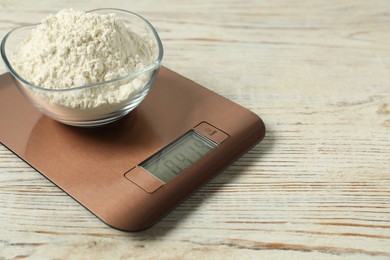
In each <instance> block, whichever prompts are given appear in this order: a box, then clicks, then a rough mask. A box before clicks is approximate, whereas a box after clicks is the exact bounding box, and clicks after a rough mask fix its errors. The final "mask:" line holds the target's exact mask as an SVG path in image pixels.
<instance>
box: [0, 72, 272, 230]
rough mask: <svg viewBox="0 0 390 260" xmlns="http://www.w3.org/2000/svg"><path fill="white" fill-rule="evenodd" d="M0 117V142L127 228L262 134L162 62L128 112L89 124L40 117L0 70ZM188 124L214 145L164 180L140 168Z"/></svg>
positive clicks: (160, 212) (156, 214) (172, 202)
mask: <svg viewBox="0 0 390 260" xmlns="http://www.w3.org/2000/svg"><path fill="white" fill-rule="evenodd" d="M0 122H1V123H0V141H1V143H2V144H3V145H5V146H6V147H8V149H10V150H11V151H13V152H14V153H15V154H16V155H18V156H19V157H20V158H22V159H23V160H24V161H26V162H27V163H29V164H30V165H31V166H32V167H34V168H35V169H36V170H37V171H39V172H40V173H41V174H42V175H44V176H45V177H47V178H48V179H49V180H51V181H52V182H53V183H55V184H56V185H57V186H58V187H60V188H61V189H62V190H64V191H65V192H66V193H67V194H69V195H70V196H72V197H73V198H74V199H75V200H77V201H78V202H79V203H80V204H82V205H83V206H85V207H86V208H87V209H88V210H90V211H91V212H92V213H94V214H95V215H96V216H97V217H98V218H100V219H101V220H102V221H104V222H105V223H106V224H108V225H110V226H112V227H114V228H117V229H120V230H127V231H135V230H142V229H146V228H148V227H150V226H151V225H153V224H154V223H156V222H157V221H158V220H159V219H160V218H162V217H163V216H164V215H165V214H167V213H168V212H169V211H170V210H172V209H174V208H175V207H176V206H177V205H178V204H179V203H180V202H181V201H183V200H184V199H186V198H187V197H188V196H189V195H190V194H191V193H193V192H194V191H196V190H197V189H198V188H199V187H200V186H202V185H203V184H204V183H206V182H207V181H209V180H210V179H211V178H212V177H214V176H215V175H216V174H218V173H219V172H220V171H221V170H223V169H224V168H225V167H227V166H228V165H230V164H231V163H232V162H233V161H234V160H236V159H238V158H239V156H241V155H242V154H243V153H245V152H246V151H247V150H248V149H250V148H251V147H252V146H254V145H255V144H256V143H258V142H259V141H261V140H262V138H263V137H264V135H265V126H264V124H263V122H262V120H261V119H260V118H259V117H258V116H257V115H256V114H254V113H252V112H250V111H248V110H247V109H245V108H243V107H241V106H239V105H237V104H235V103H233V102H231V101H229V100H227V99H225V98H223V97H221V96H219V95H217V94H215V93H213V92H211V91H210V90H207V89H206V88H204V87H202V86H200V85H198V84H196V83H194V82H192V81H190V80H188V79H186V78H184V77H182V76H180V75H178V74H176V73H175V72H173V71H171V70H169V69H167V68H164V67H163V68H161V70H160V72H159V75H158V77H157V80H156V81H155V83H154V85H153V86H152V89H151V91H150V93H149V94H148V96H147V97H146V98H145V100H144V101H143V102H142V103H141V104H140V105H139V106H138V107H137V108H136V109H135V110H133V111H132V112H131V113H130V114H129V115H127V116H125V117H124V118H122V119H121V120H119V121H117V122H115V123H112V124H110V125H107V126H104V127H99V128H90V129H88V128H76V127H71V126H66V125H63V124H61V123H58V122H56V121H54V120H52V119H50V118H48V117H46V116H44V115H42V114H41V113H40V112H39V111H38V110H37V109H35V108H34V107H33V106H32V105H31V104H30V103H29V102H28V101H27V99H25V98H24V97H23V96H22V95H21V94H20V92H19V91H18V90H17V88H16V86H15V85H14V82H13V80H12V79H11V76H10V75H9V74H3V75H1V76H0ZM191 129H195V131H197V132H202V131H206V130H207V131H208V130H209V129H213V130H214V131H213V132H215V133H217V134H216V136H219V137H217V141H216V142H217V143H219V145H218V146H217V147H216V148H214V149H213V150H212V151H211V152H210V153H208V154H207V155H206V156H204V157H202V158H201V159H200V160H199V161H198V162H197V163H195V164H194V165H192V166H191V167H189V168H188V169H186V170H185V172H183V173H182V174H180V175H178V176H177V177H176V178H174V179H173V180H171V181H170V182H168V183H163V182H162V181H160V180H159V179H158V178H156V177H154V176H153V175H151V174H149V173H147V172H146V171H143V170H141V169H140V167H139V166H138V165H139V164H140V163H141V162H143V161H145V160H146V159H147V158H148V157H150V156H151V155H153V154H155V153H156V152H158V151H159V150H161V149H162V148H164V147H165V146H167V145H168V144H170V143H171V142H173V141H174V140H176V139H177V138H178V137H179V136H182V135H183V134H185V133H186V132H188V131H189V130H191ZM207 131H206V132H207ZM206 132H205V133H203V134H205V135H206V134H207V133H206ZM218 138H219V139H218Z"/></svg>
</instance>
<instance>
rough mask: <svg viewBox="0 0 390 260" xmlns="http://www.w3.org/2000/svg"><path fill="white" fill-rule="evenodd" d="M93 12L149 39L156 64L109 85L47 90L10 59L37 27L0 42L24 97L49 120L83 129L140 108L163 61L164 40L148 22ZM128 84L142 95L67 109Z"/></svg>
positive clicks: (28, 27)
mask: <svg viewBox="0 0 390 260" xmlns="http://www.w3.org/2000/svg"><path fill="white" fill-rule="evenodd" d="M90 12H93V13H98V14H109V13H115V14H116V16H117V17H118V18H119V19H120V20H122V22H123V23H124V24H125V25H126V26H128V27H130V28H131V30H132V31H133V32H136V33H138V34H140V35H145V34H147V35H149V36H150V38H151V40H152V41H153V42H154V45H155V46H156V48H155V53H154V58H153V62H151V63H150V64H147V65H146V66H145V67H144V68H143V69H141V70H139V71H136V72H134V73H131V74H129V75H126V76H123V77H120V78H116V79H112V80H109V81H105V82H100V83H95V84H90V85H84V86H77V87H74V88H70V89H47V88H43V87H40V86H35V85H33V84H31V83H30V82H28V81H27V80H26V79H24V78H23V77H21V76H20V75H19V74H18V72H17V71H16V70H15V66H13V64H12V60H11V59H10V55H11V54H12V53H13V52H14V51H15V48H17V46H18V45H19V44H20V43H21V41H23V40H24V39H25V37H26V36H27V35H28V34H29V33H31V30H32V29H34V28H35V27H36V26H37V25H38V24H34V25H26V26H21V27H18V28H15V29H13V30H11V31H10V32H9V33H8V34H6V35H5V37H4V38H3V40H2V42H1V56H2V58H3V61H4V63H5V66H6V68H7V70H8V71H9V72H10V73H11V74H12V76H13V77H14V79H15V82H16V85H17V87H18V89H19V90H20V91H21V92H22V93H23V95H24V96H25V97H27V98H28V99H29V100H30V101H31V103H32V104H33V105H34V106H35V107H36V108H37V109H39V110H40V111H41V112H43V113H44V114H46V115H47V116H49V117H50V118H52V119H54V120H56V121H59V122H61V123H64V124H67V125H73V126H81V127H93V126H100V125H105V124H108V123H111V122H114V121H116V120H118V119H120V118H122V117H123V116H125V115H127V114H128V113H129V112H130V111H131V110H133V109H134V108H135V107H137V106H138V105H139V103H140V102H141V101H142V100H143V99H144V98H145V96H146V95H147V94H148V92H149V90H150V88H151V86H152V84H153V82H154V80H155V79H156V76H157V74H158V71H159V69H160V66H161V61H162V58H163V46H162V43H161V40H160V38H159V36H158V34H157V32H156V30H155V29H154V27H153V26H152V25H151V24H150V22H149V21H147V20H146V19H145V18H143V17H141V16H139V15H138V14H135V13H132V12H128V11H125V10H120V9H96V10H92V11H90ZM145 82H146V84H145ZM129 84H133V85H134V84H136V85H138V87H137V89H139V91H138V92H136V93H132V94H131V95H129V96H125V97H124V98H123V100H121V101H120V102H115V103H114V104H107V105H104V106H97V107H93V106H92V107H89V108H83V109H80V108H77V107H74V106H73V107H72V106H69V105H66V106H65V105H64V103H63V101H64V99H66V100H68V101H70V100H75V99H78V98H80V97H82V96H83V95H85V94H86V93H92V92H93V91H94V89H95V88H107V90H106V91H104V92H105V93H108V95H110V91H111V90H113V89H117V88H126V87H127V86H129ZM140 84H141V86H140ZM111 94H112V93H111ZM58 97H60V98H58Z"/></svg>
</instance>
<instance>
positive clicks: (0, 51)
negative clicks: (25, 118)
mask: <svg viewBox="0 0 390 260" xmlns="http://www.w3.org/2000/svg"><path fill="white" fill-rule="evenodd" d="M97 11H112V12H113V13H127V14H130V15H133V16H136V17H138V18H140V19H141V20H142V21H143V22H145V24H146V25H147V27H148V28H149V29H150V30H151V32H152V34H153V36H154V38H155V40H156V42H157V47H158V56H157V58H156V59H155V61H154V62H153V63H151V64H150V65H148V66H146V67H145V68H143V69H141V70H138V71H136V72H133V73H130V74H127V75H125V76H122V77H117V78H115V79H111V80H107V81H102V82H97V83H92V84H87V85H82V86H76V87H71V88H67V89H48V88H44V87H40V86H37V85H34V84H32V83H31V82H29V81H28V80H26V79H25V78H23V77H22V76H20V75H19V73H17V72H16V70H15V69H14V68H13V66H12V65H11V63H10V61H9V59H8V57H7V54H6V52H5V45H6V43H7V39H8V37H9V36H10V35H11V34H12V33H13V32H15V31H17V30H21V29H26V28H29V27H31V28H35V27H36V26H38V25H40V24H41V23H34V24H25V25H22V26H18V27H15V28H14V29H12V30H10V31H9V32H8V33H7V34H6V35H5V36H4V38H3V40H2V41H1V45H0V54H1V57H2V59H3V61H4V64H5V66H6V68H7V69H8V71H9V72H10V73H11V74H12V75H13V76H14V77H15V78H17V79H18V80H19V81H21V82H23V83H24V84H26V85H28V86H29V87H32V88H34V89H38V90H41V91H47V92H67V91H74V90H81V89H88V88H94V87H98V86H102V85H106V84H110V83H114V82H118V81H121V80H124V79H130V78H133V77H136V76H138V75H140V74H143V73H145V72H147V71H150V70H154V69H156V68H159V67H160V66H161V62H162V59H163V56H164V48H163V45H162V42H161V39H160V37H159V35H158V33H157V31H156V29H155V28H154V27H153V25H152V24H151V23H150V22H149V21H148V20H147V19H146V18H144V17H142V16H141V15H139V14H137V13H134V12H131V11H127V10H124V9H119V8H98V9H92V10H89V11H86V13H93V12H97ZM107 14H108V13H107Z"/></svg>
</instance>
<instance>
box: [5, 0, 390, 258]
mask: <svg viewBox="0 0 390 260" xmlns="http://www.w3.org/2000/svg"><path fill="white" fill-rule="evenodd" d="M68 7H73V8H76V9H83V10H89V9H94V8H99V7H117V8H123V9H127V10H131V11H135V12H137V13H139V14H141V15H143V16H145V17H146V18H148V19H149V20H150V21H151V22H152V23H153V24H154V25H155V26H156V27H157V29H158V31H159V33H160V36H161V38H162V41H163V43H164V47H165V57H164V65H165V66H167V67H169V68H171V69H173V70H175V71H177V72H178V73H180V74H182V75H184V76H186V77H188V78H190V79H192V80H194V81H196V82H198V83H200V84H202V85H204V86H206V87H207V88H209V89H211V90H213V91H215V92H217V93H219V94H221V95H223V96H225V97H227V98H229V99H231V100H233V101H235V102H237V103H239V104H241V105H243V106H245V107H247V108H249V109H250V110H252V111H254V112H255V113H257V114H258V115H260V116H261V117H262V118H263V119H264V121H265V123H266V125H267V129H268V132H267V136H266V138H265V139H264V141H263V142H262V143H261V144H260V145H258V146H256V147H255V148H254V149H252V150H251V151H250V152H248V153H247V154H246V155H244V156H243V157H242V158H241V159H240V160H239V161H237V162H236V163H234V164H233V165H232V166H231V167H229V168H228V169H226V170H225V171H224V172H223V173H221V174H220V175H219V176H218V177H217V178H215V179H214V180H213V181H212V182H211V183H209V184H207V185H206V186H205V187H204V188H202V189H201V190H200V191H199V192H197V193H196V194H194V195H193V196H192V197H191V198H190V199H188V200H187V201H186V202H185V203H183V204H182V205H181V206H179V207H178V208H177V209H176V210H175V211H173V212H172V213H171V214H169V215H168V216H167V217H166V218H164V219H163V220H162V221H161V222H159V223H158V224H157V225H156V226H154V227H152V228H151V229H149V230H147V231H144V232H138V233H126V232H120V231H117V230H114V229H112V228H110V227H108V226H106V225H105V224H103V223H102V222H100V221H99V220H98V219H97V218H95V217H94V216H93V215H92V214H91V213H89V212H88V211H87V210H85V209H84V208H83V207H82V206H80V205H79V204H78V203H77V202H75V201H74V200H73V199H71V198H70V197H68V196H67V195H65V194H64V193H63V192H62V191H61V190H59V189H58V188H57V187H55V186H54V185H53V184H51V183H50V182H49V181H47V180H46V179H45V178H43V177H42V176H41V175H40V174H39V173H37V172H36V171H34V170H32V169H31V168H30V167H29V166H28V165H26V164H25V163H24V162H23V161H21V160H20V159H18V158H17V157H16V156H15V155H13V154H12V153H11V152H10V151H9V150H7V149H6V148H5V147H3V146H0V230H1V231H0V259H3V258H4V259H13V258H15V259H20V258H25V257H29V258H32V259H67V258H70V259H98V258H100V259H104V258H110V259H128V258H142V259H156V258H160V259H182V258H183V259H199V258H201V257H202V258H205V259H286V258H290V259H291V258H292V259H367V258H372V259H390V26H389V25H390V1H388V0H370V1H366V0H349V1H348V0H344V1H343V0H340V1H327V0H313V1H290V0H279V1H265V0H264V1H262V0H258V1H256V0H252V1H232V0H230V1H177V0H175V1H173V0H172V1H152V0H149V1H119V0H117V1H109V2H108V1H102V0H99V1H94V0H91V1H84V2H83V1H75V0H69V1H58V0H56V1H49V0H41V1H11V0H0V37H1V38H2V37H3V36H4V34H5V33H6V32H7V31H9V30H10V29H11V28H13V27H15V26H17V25H20V24H22V23H29V22H36V21H39V20H40V19H41V18H42V17H44V16H45V15H47V14H49V13H53V12H56V11H58V10H60V9H63V8H68ZM4 71H5V69H4V66H3V65H1V66H0V72H1V73H3V72H4ZM0 124H6V122H0ZM0 127H1V125H0Z"/></svg>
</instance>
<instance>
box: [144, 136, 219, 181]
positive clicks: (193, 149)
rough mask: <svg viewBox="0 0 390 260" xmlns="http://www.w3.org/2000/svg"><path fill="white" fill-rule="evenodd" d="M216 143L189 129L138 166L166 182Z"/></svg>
mask: <svg viewBox="0 0 390 260" xmlns="http://www.w3.org/2000/svg"><path fill="white" fill-rule="evenodd" d="M216 146H217V145H216V144H215V143H214V142H212V141H210V140H208V139H206V138H205V137H203V136H201V135H199V134H198V133H196V132H195V131H190V132H188V133H187V134H185V135H184V136H183V137H181V138H180V139H178V140H177V141H175V142H174V143H172V144H171V145H169V146H168V147H166V148H164V149H162V150H161V151H159V152H158V153H156V154H154V155H153V156H152V157H151V158H149V159H148V160H146V161H145V162H144V163H142V164H141V165H140V166H141V167H142V168H144V169H145V170H147V171H148V172H150V173H151V174H153V175H154V176H156V177H157V178H159V179H160V180H162V181H163V182H165V183H167V182H169V181H170V180H171V179H173V178H175V177H176V176H178V175H179V174H181V173H182V172H183V171H184V170H185V169H187V168H188V167H190V166H191V165H193V164H194V163H196V161H198V160H199V159H200V158H202V157H203V156H205V155H206V154H207V153H209V152H210V151H211V150H212V149H214V148H215V147H216Z"/></svg>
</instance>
